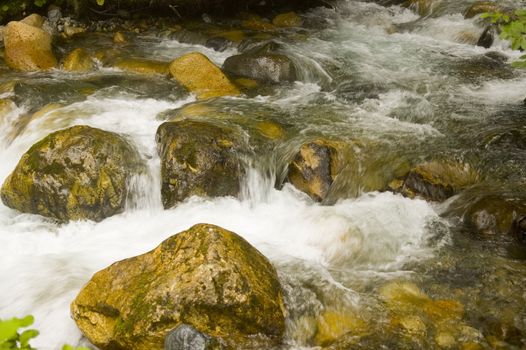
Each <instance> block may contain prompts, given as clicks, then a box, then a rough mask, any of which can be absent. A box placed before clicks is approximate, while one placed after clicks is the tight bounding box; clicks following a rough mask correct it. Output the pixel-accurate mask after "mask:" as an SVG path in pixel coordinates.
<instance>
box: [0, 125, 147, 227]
mask: <svg viewBox="0 0 526 350" xmlns="http://www.w3.org/2000/svg"><path fill="white" fill-rule="evenodd" d="M141 170H142V164H141V161H140V156H139V154H138V153H137V151H136V150H135V149H134V148H133V147H132V146H131V145H130V144H129V143H128V142H127V141H126V140H124V139H123V138H122V137H121V136H119V135H116V134H113V133H111V132H107V131H103V130H100V129H95V128H91V127H88V126H82V125H80V126H74V127H71V128H68V129H64V130H60V131H57V132H54V133H52V134H50V135H48V136H47V137H45V138H44V139H42V140H41V141H39V142H37V143H36V144H34V145H33V146H32V147H31V148H30V149H29V150H28V151H27V152H26V153H25V154H24V155H23V156H22V158H21V159H20V161H19V163H18V165H17V166H16V168H15V170H14V171H13V172H12V173H11V175H9V177H8V178H7V179H6V181H5V182H4V184H3V186H2V190H1V197H2V201H3V202H4V204H5V205H7V206H8V207H10V208H13V209H17V210H20V211H22V212H25V213H34V214H40V215H43V216H47V217H52V218H55V219H58V220H60V221H68V220H82V219H90V220H95V221H100V220H102V219H104V218H105V217H108V216H111V215H114V214H117V213H119V212H122V211H123V210H124V205H125V199H126V194H127V181H128V179H129V177H130V176H131V175H132V174H133V173H136V172H139V171H141Z"/></svg>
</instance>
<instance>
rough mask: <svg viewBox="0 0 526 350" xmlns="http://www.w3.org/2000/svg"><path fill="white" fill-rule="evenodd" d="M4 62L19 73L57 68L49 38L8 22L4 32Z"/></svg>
mask: <svg viewBox="0 0 526 350" xmlns="http://www.w3.org/2000/svg"><path fill="white" fill-rule="evenodd" d="M4 46H5V53H4V57H5V61H6V63H7V65H8V66H9V67H10V68H12V69H16V70H21V71H37V70H46V69H51V68H54V67H56V66H57V59H56V58H55V55H54V54H53V51H52V50H51V36H50V35H49V34H48V33H46V32H45V31H43V30H42V29H40V28H37V27H33V26H31V25H29V24H25V23H22V22H9V23H8V25H7V26H6V28H5V30H4Z"/></svg>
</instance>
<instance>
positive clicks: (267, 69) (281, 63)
mask: <svg viewBox="0 0 526 350" xmlns="http://www.w3.org/2000/svg"><path fill="white" fill-rule="evenodd" d="M275 47H276V44H274V43H273V42H270V43H268V44H265V45H263V46H259V47H255V48H252V49H250V50H248V51H246V52H244V53H241V54H239V55H235V56H231V57H228V58H227V59H226V60H225V62H224V63H223V70H224V71H225V72H227V73H228V74H231V75H233V76H236V77H244V78H250V79H255V80H258V81H262V82H267V83H280V82H287V81H288V82H291V81H295V80H296V79H297V72H296V66H295V65H294V62H293V61H292V60H291V59H290V58H289V57H288V56H286V55H284V54H281V53H279V52H277V51H276V50H275Z"/></svg>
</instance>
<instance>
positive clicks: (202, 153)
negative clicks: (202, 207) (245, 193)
mask: <svg viewBox="0 0 526 350" xmlns="http://www.w3.org/2000/svg"><path fill="white" fill-rule="evenodd" d="M157 150H158V153H159V157H160V158H161V182H162V185H161V195H162V201H163V205H164V207H165V208H170V207H172V206H174V205H175V204H176V203H177V202H180V201H182V200H184V199H186V198H188V197H190V196H193V195H198V196H211V197H215V196H237V195H238V194H239V191H240V182H241V177H242V176H243V173H244V171H243V167H242V164H241V160H240V154H241V153H242V152H243V146H242V142H241V140H240V138H239V137H238V136H237V135H236V133H235V132H234V131H233V130H231V129H228V128H225V127H221V126H217V125H214V124H211V123H208V122H202V121H192V120H180V121H174V122H166V123H163V124H162V125H161V126H159V128H158V129H157Z"/></svg>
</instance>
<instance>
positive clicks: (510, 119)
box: [0, 0, 526, 350]
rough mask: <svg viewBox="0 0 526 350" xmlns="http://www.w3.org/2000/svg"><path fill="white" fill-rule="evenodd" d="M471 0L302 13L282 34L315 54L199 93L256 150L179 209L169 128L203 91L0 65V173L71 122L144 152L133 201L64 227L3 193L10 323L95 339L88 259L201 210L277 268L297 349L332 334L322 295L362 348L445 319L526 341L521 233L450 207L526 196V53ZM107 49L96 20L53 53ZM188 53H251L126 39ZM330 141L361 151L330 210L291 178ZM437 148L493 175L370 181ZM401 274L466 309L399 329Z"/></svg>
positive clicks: (431, 339)
mask: <svg viewBox="0 0 526 350" xmlns="http://www.w3.org/2000/svg"><path fill="white" fill-rule="evenodd" d="M470 3H472V1H468V0H465V1H458V0H456V1H442V2H439V6H437V7H435V8H434V11H433V13H432V15H431V16H428V17H425V18H421V17H419V16H418V15H416V14H415V13H414V12H412V11H411V10H408V9H404V8H401V7H398V6H392V7H383V6H380V5H378V4H375V3H365V2H354V1H348V2H339V3H336V4H335V6H334V7H328V8H319V9H314V10H311V11H309V12H306V13H304V14H302V16H303V19H304V22H305V28H303V29H289V30H282V31H280V32H279V33H277V34H275V40H276V41H278V42H279V43H280V44H281V46H280V47H281V50H282V51H284V52H286V53H287V54H289V55H290V56H291V57H293V59H294V60H295V62H296V63H297V64H298V66H299V67H302V69H301V71H300V78H301V79H300V81H297V82H295V83H292V84H284V85H281V86H276V87H272V88H271V89H270V91H265V90H262V91H258V92H257V93H255V94H254V96H245V97H236V98H232V97H231V98H220V99H215V100H210V101H205V102H197V103H198V104H199V105H201V108H208V109H210V110H213V111H215V113H211V114H210V115H211V116H209V117H208V118H211V119H214V118H215V119H214V120H216V121H218V119H219V121H218V122H221V123H225V124H228V125H231V126H235V127H236V128H237V130H239V131H240V132H242V133H243V134H244V135H245V136H246V138H248V139H249V142H250V144H251V145H252V146H253V148H254V155H253V156H252V157H248V159H246V164H247V165H246V166H247V172H246V174H247V175H246V178H245V179H244V181H243V184H242V187H243V191H242V195H241V197H240V198H230V197H227V198H212V199H210V198H190V199H189V200H187V201H186V202H184V203H182V204H180V205H178V206H176V207H175V208H172V209H169V210H163V208H162V204H161V199H160V175H159V167H160V165H159V158H158V156H157V153H156V145H155V132H156V129H157V127H158V126H159V125H160V124H161V123H162V122H163V121H164V120H165V119H166V118H168V117H167V115H168V114H170V112H168V114H167V113H166V111H169V110H173V109H176V108H180V107H182V106H184V105H186V104H190V103H195V101H196V100H195V97H194V96H192V95H188V94H186V93H185V92H184V91H182V90H181V88H180V87H178V86H177V85H176V84H175V83H173V82H171V81H170V80H169V79H166V78H162V77H144V76H137V75H131V74H127V73H124V72H121V71H119V70H116V69H110V68H101V69H99V70H97V71H96V72H93V73H86V74H71V73H65V72H63V71H59V70H56V71H52V72H49V73H33V74H21V73H13V72H11V71H8V70H7V69H5V68H1V67H0V70H1V72H2V73H1V75H0V83H7V82H10V81H17V82H19V85H18V88H17V89H15V92H14V93H13V92H9V91H8V92H5V93H3V94H2V95H0V97H2V98H12V99H14V100H15V101H16V103H17V107H16V108H15V109H13V110H12V111H11V112H9V113H7V114H6V115H4V116H3V117H2V118H1V119H0V125H1V128H0V130H1V131H0V134H1V139H0V142H1V147H0V159H1V160H2V162H1V164H0V180H1V181H3V180H4V179H5V178H6V177H7V175H8V174H9V173H10V172H11V171H12V170H13V169H14V167H15V165H16V164H17V162H18V160H19V159H20V157H21V155H22V154H23V153H24V152H25V151H26V150H27V149H28V148H29V147H30V146H31V145H32V144H33V143H35V142H36V141H37V140H39V139H41V138H42V137H44V136H45V135H47V134H49V133H50V132H52V131H55V130H59V129H62V128H65V127H68V126H72V125H76V124H86V125H90V126H94V127H98V128H101V129H104V130H109V131H113V132H118V133H122V134H125V135H128V137H129V138H130V140H132V141H133V142H134V143H135V144H136V146H137V147H138V149H139V150H140V152H141V154H142V156H143V158H144V159H145V161H146V162H147V164H148V166H149V172H148V174H147V175H143V176H142V177H138V178H135V179H133V181H132V186H131V187H132V189H133V191H132V193H131V195H130V200H129V201H128V206H127V209H126V211H125V212H124V213H122V214H120V215H116V216H113V217H110V218H107V219H105V220H103V221H102V222H100V223H94V222H71V223H68V224H57V223H55V222H53V221H52V220H49V219H45V218H43V217H40V216H36V215H30V214H21V213H19V212H17V211H15V210H12V209H9V208H7V207H5V206H4V205H2V204H0V247H1V248H0V281H1V287H0V300H1V302H0V318H7V317H13V316H22V315H26V314H33V315H34V316H35V318H36V325H35V328H37V329H39V330H40V331H41V335H40V336H39V337H38V338H36V339H35V341H34V346H36V347H38V348H39V349H42V350H46V349H58V348H59V347H60V346H61V344H64V343H71V344H89V343H87V342H86V340H85V339H82V336H81V333H80V331H79V330H78V329H77V328H76V325H75V323H74V322H73V320H72V319H71V318H70V315H69V304H70V302H71V301H72V300H73V299H74V298H75V296H76V294H77V293H78V291H79V289H80V288H81V287H82V286H83V284H84V283H86V282H87V281H88V280H89V278H90V277H91V276H92V274H93V273H95V272H96V271H98V270H100V269H102V268H104V267H106V266H108V265H109V264H111V263H113V262H115V261H118V260H120V259H124V258H127V257H130V256H134V255H137V254H141V253H144V252H146V251H148V250H150V249H152V248H154V247H156V246H157V245H158V244H159V243H160V242H161V241H162V240H164V239H166V238H167V237H169V236H171V235H173V234H175V233H177V232H180V231H182V230H184V229H187V228H188V227H190V226H191V225H193V224H196V223H201V222H206V223H213V224H217V225H220V226H222V227H224V228H226V229H229V230H232V231H234V232H236V233H238V234H240V235H241V236H243V237H244V238H245V239H247V240H248V241H249V242H250V243H252V244H253V245H254V246H255V247H257V248H258V249H259V250H260V251H261V252H262V253H263V254H264V255H266V256H267V257H268V258H269V259H270V260H271V262H272V263H273V264H274V265H275V266H276V268H277V270H278V273H279V276H280V279H281V282H282V284H283V288H284V290H285V292H286V293H285V294H286V303H287V308H288V313H289V315H288V318H287V336H286V346H285V348H290V349H299V348H312V347H315V346H316V344H317V343H319V342H321V340H320V337H321V336H320V335H319V328H320V323H319V322H320V321H319V320H320V318H321V317H323V315H324V312H327V310H332V311H334V312H335V313H340V314H341V315H347V316H343V318H341V319H338V320H339V321H337V322H336V323H337V324H339V325H340V326H338V325H337V326H336V328H338V327H343V328H345V327H346V324H354V325H356V322H358V323H359V324H360V326H359V327H358V328H360V327H361V328H363V329H365V330H364V331H363V333H364V334H365V335H366V336H365V337H363V342H361V343H360V348H368V349H378V348H380V347H382V346H383V347H385V348H397V347H399V348H435V347H438V346H439V345H437V344H442V345H444V344H445V343H444V341H442V342H441V341H439V340H440V339H441V340H444V339H446V338H447V336H446V338H444V336H443V334H449V335H451V336H452V337H453V338H454V339H453V343H452V344H453V345H451V344H449V345H448V346H450V347H451V348H462V346H465V347H464V348H466V349H467V348H468V347H467V346H468V345H469V346H475V345H474V344H478V346H479V348H484V349H485V348H497V347H498V348H506V349H507V348H509V349H514V348H524V347H525V346H526V340H525V337H526V293H525V291H526V264H525V261H524V257H525V254H524V248H523V247H521V246H519V245H516V244H515V242H514V241H513V240H512V239H511V238H509V237H506V236H502V237H490V238H480V237H479V236H477V235H474V234H473V233H472V232H470V231H469V229H466V228H465V226H464V225H463V224H462V222H461V220H460V215H459V214H450V212H451V208H452V207H458V208H462V207H463V206H465V205H467V204H469V201H470V200H473V198H476V197H477V196H478V195H483V194H488V193H493V194H506V196H508V197H509V198H513V199H515V200H524V199H525V198H526V123H525V118H526V107H525V106H524V105H523V102H522V100H523V99H524V98H525V97H526V74H525V73H524V72H521V71H518V70H515V69H512V68H510V67H509V66H508V65H507V64H506V62H507V61H510V60H511V59H513V58H516V57H518V54H517V53H516V52H513V51H511V50H510V49H509V48H508V47H507V44H506V43H505V42H501V41H499V40H498V39H497V41H496V42H495V43H494V45H493V47H491V48H490V49H484V48H481V47H477V46H475V45H473V38H475V39H474V40H475V41H476V38H478V36H479V35H480V33H481V32H482V31H483V27H482V26H481V25H480V23H478V22H477V19H464V18H463V16H462V12H463V11H464V9H465V8H466V7H467V6H468V5H469V4H470ZM512 3H513V2H512ZM470 38H471V39H470ZM111 45H112V43H111V35H110V34H107V35H106V34H97V35H91V36H90V35H85V36H81V37H80V38H79V39H77V40H73V41H71V42H64V43H59V48H60V49H61V50H63V51H64V52H66V51H67V50H69V49H70V48H73V47H77V46H84V47H98V48H104V47H111ZM190 51H200V52H203V53H204V54H206V55H207V56H209V57H210V58H211V59H212V60H213V61H214V62H215V63H217V64H219V65H220V64H222V62H223V61H224V60H225V59H226V58H227V57H229V56H231V55H233V54H235V53H236V52H237V49H236V48H235V47H232V48H228V49H227V50H226V51H223V52H216V51H214V50H212V49H209V48H206V47H204V46H201V45H198V44H188V43H181V42H178V41H177V40H175V39H171V38H170V37H169V36H165V35H162V34H161V33H159V32H156V31H155V30H151V31H146V32H144V33H141V34H137V35H134V36H132V38H131V42H130V44H129V45H128V46H126V47H124V48H121V54H125V55H128V56H135V57H143V58H155V59H160V60H167V61H169V60H171V59H173V58H175V57H178V56H180V55H181V54H183V53H186V52H190ZM490 52H491V53H490ZM495 52H496V53H497V54H495ZM49 103H52V105H48V104H49ZM44 105H47V108H46V109H44V110H43V112H39V113H37V115H33V117H31V115H32V113H33V112H34V111H36V110H39V109H41V108H42V107H43V106H44ZM163 112H165V113H163ZM200 118H207V117H206V114H205V116H200ZM269 121H270V122H273V123H277V124H278V125H280V126H281V128H283V130H284V134H285V138H284V139H282V140H279V141H275V142H273V143H271V144H270V146H269V142H266V143H264V142H262V141H261V140H262V139H261V135H258V134H257V132H255V131H254V130H256V128H255V125H257V123H260V122H269ZM317 137H326V138H338V139H340V140H345V141H348V142H350V143H353V144H355V145H356V152H357V154H358V155H359V157H358V158H357V160H356V163H355V166H353V167H352V169H350V170H348V171H347V172H346V173H345V174H344V176H343V179H341V183H340V185H339V187H338V186H337V188H336V191H335V192H336V193H334V198H333V199H332V200H331V201H330V203H326V204H332V205H321V204H318V203H314V202H312V201H311V200H310V198H309V197H307V196H306V195H305V194H303V193H301V192H299V191H297V190H296V189H294V188H293V187H292V186H291V185H289V184H284V185H283V186H281V185H282V183H283V180H284V177H285V173H286V166H287V163H288V162H289V161H290V160H291V158H292V156H293V154H294V152H295V151H296V150H297V149H298V147H299V145H301V144H302V143H304V142H306V141H307V140H312V139H313V138H317ZM435 158H446V159H455V160H458V161H463V162H469V163H470V164H471V166H472V167H473V168H474V169H476V170H477V171H478V172H479V173H480V174H482V177H483V179H484V180H483V181H482V183H481V184H479V185H477V186H476V187H475V188H473V189H471V190H470V191H468V192H467V194H461V195H460V196H457V197H455V198H453V199H451V200H449V201H448V202H446V203H443V204H436V203H430V202H426V201H424V200H420V199H409V198H405V197H403V196H401V195H398V194H393V193H390V192H378V191H376V190H377V189H379V188H381V187H382V186H383V185H385V184H386V183H387V182H388V181H389V180H391V179H392V178H393V177H395V176H397V175H398V174H399V173H400V172H403V171H404V169H407V167H408V166H410V165H411V164H417V163H418V162H421V161H424V160H429V159H435ZM276 184H278V186H276ZM277 188H278V189H277ZM521 249H522V250H521ZM392 281H398V282H400V281H404V282H411V283H415V284H416V285H418V286H419V287H420V288H421V289H422V290H423V291H424V292H425V293H426V294H427V295H428V296H429V297H430V298H432V300H452V301H454V302H455V303H457V304H460V305H461V306H462V308H463V310H464V312H463V314H462V316H459V317H457V318H455V319H454V320H453V321H451V320H450V319H448V318H447V317H446V319H447V321H448V322H447V323H448V326H447V327H446V326H443V325H441V324H439V323H440V322H439V321H436V319H433V317H430V318H429V319H426V321H425V323H426V324H425V327H426V328H425V330H424V331H422V332H420V331H418V330H417V331H415V332H409V333H410V334H405V333H403V332H402V334H399V333H397V332H398V331H396V329H397V328H396V326H393V324H396V321H393V316H392V314H391V313H390V310H389V307H388V306H386V304H385V298H384V299H382V297H381V294H382V287H383V286H385V285H387V284H388V283H390V282H392ZM457 304H455V305H457ZM404 312H405V311H401V314H402V315H401V316H400V315H399V317H402V318H403V317H404V315H405V316H407V315H406V314H404ZM409 314H411V313H410V312H409ZM348 315H355V316H356V315H357V316H356V317H355V318H356V319H359V321H356V320H349V317H350V316H348ZM411 315H413V314H411ZM413 316H414V315H413ZM353 317H354V316H353ZM422 317H423V316H422ZM406 319H407V317H406ZM441 320H442V321H443V318H442V319H441ZM326 321H327V319H326ZM353 322H354V323H353ZM433 322H434V323H433ZM327 323H330V322H329V321H327ZM442 323H444V322H442ZM402 324H404V322H403V321H402ZM352 328H353V327H349V328H348V329H344V331H338V330H336V331H334V332H335V333H338V332H339V333H345V331H349V330H351V329H352ZM354 328H356V327H354ZM406 328H407V329H412V328H411V327H410V326H409V327H406ZM417 328H418V327H417ZM444 329H445V330H444ZM317 332H318V334H317ZM390 332H392V334H391V333H390ZM390 334H391V335H390ZM339 335H341V334H339ZM440 336H442V338H440ZM394 339H396V341H395V340H394ZM437 339H438V340H437ZM446 340H450V338H447V339H446ZM462 344H464V345H462ZM466 344H468V345H466ZM341 348H346V347H345V346H344V345H341ZM472 348H473V349H475V348H476V347H472Z"/></svg>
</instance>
